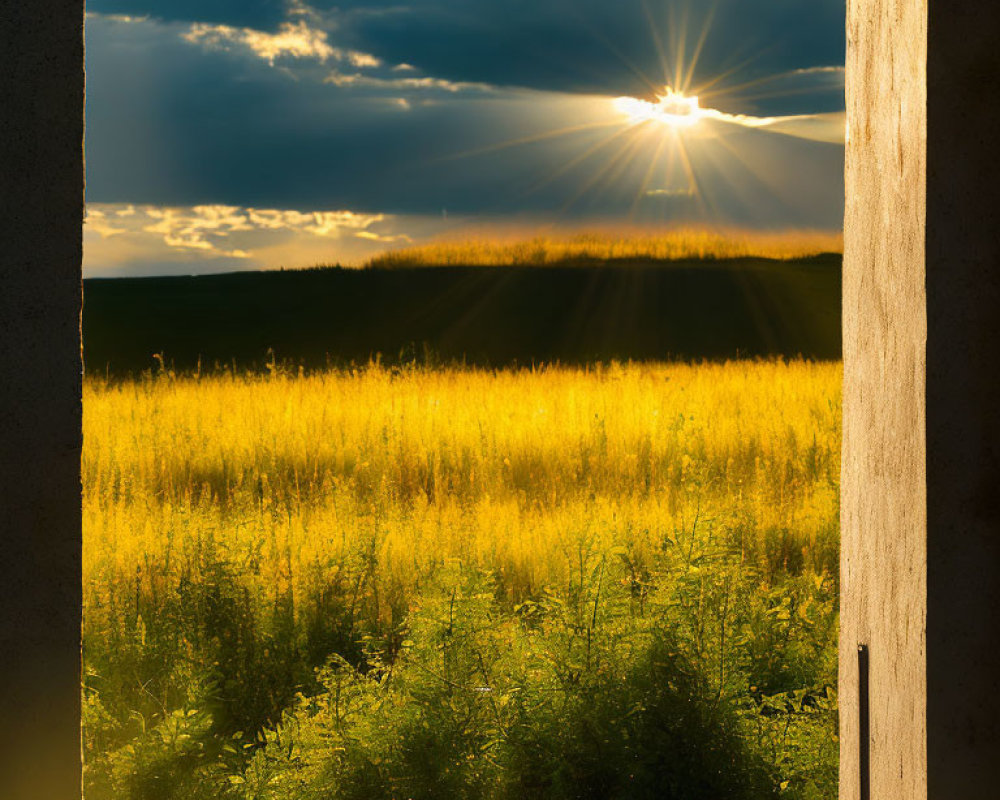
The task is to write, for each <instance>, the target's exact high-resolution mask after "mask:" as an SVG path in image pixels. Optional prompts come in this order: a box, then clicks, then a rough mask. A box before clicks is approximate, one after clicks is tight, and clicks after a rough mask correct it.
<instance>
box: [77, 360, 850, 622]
mask: <svg viewBox="0 0 1000 800" xmlns="http://www.w3.org/2000/svg"><path fill="white" fill-rule="evenodd" d="M839 386H840V366H839V364H833V363H828V364H811V363H805V362H793V363H789V364H783V363H775V362H737V363H729V364H724V365H700V366H684V365H670V366H666V365H641V366H640V365H627V366H616V365H612V366H610V367H605V368H601V367H591V368H587V369H569V368H553V369H545V370H539V371H530V370H511V371H500V372H489V371H473V370H459V369H441V370H422V369H412V370H403V371H399V370H389V369H385V368H381V367H378V366H372V367H370V368H367V369H363V370H359V371H354V372H327V373H321V374H314V375H307V376H286V375H281V374H277V375H275V376H271V377H267V376H265V377H259V376H232V375H225V374H223V375H219V376H214V377H201V378H200V379H199V378H194V377H190V378H177V379H169V378H161V379H147V380H145V381H142V382H127V383H122V384H113V385H106V384H104V383H103V382H101V381H99V380H97V379H89V380H88V381H87V382H86V384H85V391H84V436H85V442H84V456H83V483H84V586H85V606H86V612H87V613H86V623H87V625H88V626H93V629H94V630H99V629H102V628H103V627H104V625H106V624H109V623H111V624H113V622H112V619H111V618H110V616H113V613H114V611H113V609H114V606H115V594H116V593H126V594H129V595H130V596H131V594H132V592H133V591H134V593H135V597H136V598H138V597H140V596H147V595H148V596H155V595H157V594H162V593H163V592H165V591H169V590H171V589H172V588H173V587H175V586H176V584H177V582H178V581H179V580H181V579H182V577H183V575H184V574H190V572H191V571H192V570H197V569H198V568H199V565H200V564H203V563H204V562H205V558H206V555H210V556H211V557H212V558H213V559H221V560H223V561H225V562H226V563H229V564H232V565H235V567H236V568H237V569H238V570H239V574H240V575H241V576H242V577H241V580H243V581H244V582H245V583H246V585H247V586H248V587H249V588H250V589H251V590H252V591H253V593H254V594H255V595H256V596H260V597H264V598H266V597H269V596H276V595H277V593H278V592H281V593H291V595H293V596H296V597H300V596H302V595H303V594H306V595H308V594H310V593H311V592H313V591H314V590H315V586H316V584H317V582H320V583H322V582H324V581H329V580H332V579H333V577H335V576H336V575H338V574H340V575H347V574H352V575H353V574H356V573H357V571H358V569H360V567H359V564H362V562H363V563H364V564H367V565H368V567H370V572H371V574H370V575H369V578H368V579H366V580H369V581H370V582H369V583H368V584H367V585H368V590H369V591H370V592H371V593H372V595H373V597H374V602H375V604H376V607H377V608H376V610H375V613H376V615H377V616H378V617H379V618H383V617H386V616H389V617H392V616H394V615H396V614H399V613H404V612H405V609H406V607H407V604H408V603H409V602H411V600H412V598H413V597H414V596H415V593H417V592H419V587H420V582H421V580H422V579H423V578H425V577H426V576H428V575H430V574H432V573H433V572H434V570H436V569H438V568H439V567H441V566H442V565H444V564H446V563H447V562H449V560H454V559H461V560H462V561H463V562H466V563H472V564H477V565H481V566H483V567H485V568H487V569H490V570H493V571H495V573H496V574H497V576H498V579H499V581H500V582H501V585H502V586H503V587H504V588H505V590H506V591H507V592H508V593H509V595H510V596H511V597H512V598H513V599H516V598H518V597H523V596H526V595H528V594H530V593H532V592H536V591H538V590H540V589H541V588H544V587H555V588H557V589H558V588H559V587H564V586H566V585H567V584H569V583H571V582H572V581H573V576H574V570H578V569H580V564H581V563H582V562H583V560H584V556H588V557H589V556H591V555H593V554H594V553H599V552H604V551H609V550H610V549H612V548H618V550H619V551H620V552H624V553H626V554H627V559H628V560H629V563H630V564H632V565H633V566H634V567H635V568H637V569H639V568H641V566H642V564H643V563H645V562H646V561H647V560H648V559H649V557H650V554H652V553H654V552H656V551H657V550H660V551H662V549H663V548H664V547H667V546H669V545H671V543H673V544H675V545H676V544H677V543H678V542H683V541H685V538H684V537H686V536H689V535H691V534H692V533H693V531H694V530H695V529H696V528H697V529H698V530H699V532H703V531H708V532H709V535H716V536H719V537H727V538H728V540H730V541H731V542H733V543H734V546H737V547H740V548H742V549H743V552H744V553H745V557H746V559H747V560H749V561H753V562H754V563H756V564H759V565H760V567H761V569H762V570H763V574H764V576H765V580H766V579H767V578H766V576H767V573H768V570H769V568H771V567H773V568H774V569H779V568H781V565H782V563H784V564H787V562H788V559H792V560H797V561H799V562H802V563H803V566H804V567H806V568H810V569H814V570H816V571H817V572H826V573H834V572H835V569H836V558H837V555H836V554H837V527H836V508H837V487H838V474H839V442H840V433H839V426H840V399H839V398H840V395H839ZM109 608H110V609H111V610H110V611H109V610H108V609H109ZM109 615H110V616H109Z"/></svg>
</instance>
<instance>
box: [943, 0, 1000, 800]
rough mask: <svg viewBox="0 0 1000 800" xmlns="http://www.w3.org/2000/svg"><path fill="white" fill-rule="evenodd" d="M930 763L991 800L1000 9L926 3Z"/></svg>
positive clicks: (999, 517) (999, 469)
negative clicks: (927, 4)
mask: <svg viewBox="0 0 1000 800" xmlns="http://www.w3.org/2000/svg"><path fill="white" fill-rule="evenodd" d="M929 9H930V17H929V23H928V36H929V39H928V41H929V47H928V63H927V111H928V115H927V324H928V329H927V486H928V493H927V515H928V519H927V755H928V793H929V796H930V797H931V798H949V799H950V798H954V800H987V799H989V800H994V799H995V798H997V797H1000V153H998V146H1000V48H998V47H997V35H998V34H1000V4H998V3H996V2H988V1H987V2H983V1H981V0H948V2H943V0H936V2H933V1H932V2H931V3H930V6H929Z"/></svg>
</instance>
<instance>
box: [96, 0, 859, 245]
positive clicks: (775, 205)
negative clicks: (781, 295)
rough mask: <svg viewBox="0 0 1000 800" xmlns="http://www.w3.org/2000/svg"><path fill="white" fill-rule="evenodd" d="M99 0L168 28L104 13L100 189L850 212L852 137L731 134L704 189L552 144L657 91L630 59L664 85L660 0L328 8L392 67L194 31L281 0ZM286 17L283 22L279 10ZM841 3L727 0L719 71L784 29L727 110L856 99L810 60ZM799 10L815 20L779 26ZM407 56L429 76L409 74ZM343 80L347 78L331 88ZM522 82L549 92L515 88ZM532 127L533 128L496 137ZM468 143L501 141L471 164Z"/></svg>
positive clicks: (728, 212)
mask: <svg viewBox="0 0 1000 800" xmlns="http://www.w3.org/2000/svg"><path fill="white" fill-rule="evenodd" d="M90 8H91V9H92V10H93V11H114V12H117V13H130V14H145V13H148V14H151V15H154V16H155V17H157V18H159V19H160V20H161V21H159V22H156V21H149V22H132V23H126V22H116V21H112V20H109V19H106V18H102V17H101V16H95V17H92V18H91V19H90V20H89V21H88V27H87V37H88V41H87V45H88V49H87V59H88V87H87V91H88V108H87V121H88V132H87V143H86V144H87V168H88V198H89V199H90V200H91V201H98V202H112V203H113V202H132V203H152V204H167V205H184V206H188V205H194V204H198V203H228V204H232V205H239V206H257V207H262V208H298V209H321V208H325V209H337V208H348V209H352V210H356V211H369V212H377V213H395V214H418V215H420V214H423V215H426V214H440V213H441V210H442V209H448V211H449V212H450V213H454V214H480V215H494V216H505V215H511V214H519V213H520V214H523V213H537V214H564V215H568V216H580V215H593V216H615V215H622V214H633V213H634V214H637V215H638V216H639V217H641V218H644V219H648V220H652V219H659V218H663V219H672V220H677V219H697V218H706V217H707V218H711V219H717V220H723V221H728V222H737V223H740V224H753V225H759V226H771V227H774V226H789V225H800V226H810V227H837V226H839V224H840V213H841V212H840V206H841V205H842V203H841V199H840V198H841V197H842V174H841V173H842V169H841V160H842V154H843V149H842V148H841V147H837V146H833V145H826V144H819V143H816V142H807V141H802V140H797V139H792V138H789V137H785V136H778V135H775V134H767V133H763V132H760V131H752V130H727V131H723V133H724V135H725V136H726V139H727V144H728V145H729V146H730V147H732V148H734V149H735V150H736V151H737V152H739V153H740V154H741V156H742V157H743V158H742V161H741V160H740V159H735V160H734V159H733V157H730V156H727V155H726V154H725V153H726V150H725V149H724V148H717V149H715V150H712V149H708V150H706V151H705V152H704V153H702V154H700V155H698V154H697V153H694V154H692V160H694V161H696V164H695V166H696V167H697V174H698V175H699V179H700V181H701V184H702V185H701V186H700V187H699V188H700V189H701V197H702V202H701V203H696V202H695V200H694V199H693V198H692V197H691V196H690V195H687V194H685V193H684V192H675V191H674V189H673V188H672V187H670V186H667V187H659V188H661V189H663V191H662V192H660V193H659V194H657V193H656V192H655V190H656V189H657V185H656V184H655V182H654V183H653V184H651V186H650V188H651V190H652V192H651V193H650V194H648V195H646V194H642V195H641V196H640V192H639V190H640V189H641V187H642V186H643V183H644V181H646V178H647V172H648V165H649V163H650V160H651V157H652V155H651V153H652V150H655V147H653V146H647V147H646V149H645V150H643V148H641V147H636V148H634V152H632V155H633V156H634V157H633V158H631V159H625V158H621V159H619V161H617V162H615V161H612V159H613V158H614V157H615V150H614V147H615V144H616V142H610V143H608V144H606V145H604V146H601V142H602V140H603V139H604V138H605V137H607V136H608V135H609V133H610V131H609V130H607V129H605V128H585V129H584V130H581V131H579V132H577V133H575V134H573V135H568V136H563V137H554V138H537V137H539V136H540V135H542V134H544V133H545V132H547V131H551V130H552V129H553V128H556V127H560V126H572V125H596V124H598V123H600V122H602V121H607V119H608V110H607V107H606V104H602V103H605V101H602V100H599V99H595V98H593V97H590V96H586V95H585V94H582V93H584V92H595V93H598V94H601V95H617V94H644V93H647V92H648V90H649V87H645V86H643V85H642V83H641V81H639V79H638V78H636V76H635V75H634V74H633V73H632V72H631V71H630V68H629V67H628V66H626V65H625V63H624V61H630V62H635V63H636V64H637V65H639V66H640V69H639V71H640V72H647V71H648V72H649V74H650V76H651V77H652V75H653V74H654V72H655V69H654V68H655V67H656V65H657V64H658V63H659V57H658V55H657V53H656V47H655V43H654V41H653V39H652V37H651V36H650V32H649V23H648V22H647V21H646V18H645V15H644V14H643V11H642V6H641V4H639V3H637V2H631V0H625V1H624V2H622V3H621V4H618V3H615V4H612V3H597V2H596V1H592V0H580V2H576V3H566V2H562V1H561V0H554V2H550V3H527V2H508V3H505V4H502V5H501V4H500V3H497V2H489V3H486V2H483V3H474V2H470V1H469V0H463V2H459V1H458V0H450V1H445V0H441V2H432V3H421V4H410V6H409V7H401V8H397V9H395V10H392V9H387V8H377V7H373V6H372V5H371V4H354V6H353V7H352V6H351V4H350V3H340V4H339V10H337V11H336V12H334V11H331V10H326V11H327V12H328V13H325V15H324V16H315V15H314V16H310V17H309V23H310V25H315V26H323V27H324V29H325V30H328V31H329V42H330V45H331V46H332V47H336V48H343V49H344V50H345V51H347V50H349V49H356V50H357V51H359V52H363V53H371V54H373V55H374V56H377V57H378V58H380V59H382V60H384V62H385V64H384V65H383V66H381V67H378V68H369V67H365V68H356V67H355V66H354V65H351V64H350V63H341V62H339V61H337V60H336V59H328V61H327V62H326V63H321V62H320V61H319V60H317V59H314V58H313V59H311V58H302V59H295V58H290V57H289V58H278V59H277V60H276V61H275V65H274V66H271V65H270V64H269V63H268V61H266V60H265V59H263V58H261V57H259V56H255V55H254V54H253V52H251V51H249V50H240V49H239V48H231V49H230V50H228V51H224V50H219V49H212V48H206V47H204V46H202V45H200V44H195V43H191V42H188V41H185V40H184V39H183V38H182V37H183V35H184V34H185V33H186V32H188V31H189V30H190V22H191V20H193V19H197V20H200V21H202V22H211V23H225V24H229V25H246V26H248V27H254V28H259V29H262V30H277V28H276V26H277V25H278V24H279V23H280V22H281V21H282V20H285V19H286V17H285V16H284V14H285V7H284V6H281V7H280V8H279V6H278V5H277V4H273V3H270V4H269V3H264V2H259V3H207V2H202V3H198V4H197V7H195V4H194V3H182V2H171V3H165V2H164V3H160V4H157V3H152V2H145V3H141V2H138V0H136V2H126V1H125V0H120V2H118V1H117V0H115V1H113V0H103V2H93V3H91V4H90ZM747 8H756V9H757V12H758V14H757V15H756V16H755V15H753V14H750V12H749V11H746V9H747ZM275 9H277V10H278V11H279V12H280V14H278V15H277V16H274V15H273V14H272V16H270V17H268V16H267V14H265V12H267V13H271V12H273V11H274V10H275ZM614 9H618V10H617V11H615V10H614ZM727 9H728V11H727ZM824 9H833V11H831V12H830V13H827V12H826V11H824ZM834 12H836V14H838V15H839V17H838V19H839V22H838V25H837V28H836V30H837V31H838V32H839V31H841V30H842V28H843V21H842V15H843V9H842V7H841V6H840V5H839V4H838V3H831V2H826V0H814V2H809V3H807V2H803V1H801V0H800V1H799V2H792V0H767V2H766V3H765V2H763V0H744V2H743V3H738V4H735V0H729V2H728V3H727V2H725V1H724V2H722V3H720V6H719V10H718V12H717V14H716V22H715V24H714V26H713V29H712V36H711V37H710V38H709V40H708V41H709V42H710V43H712V44H711V46H708V45H707V46H706V49H705V53H704V55H703V58H702V62H701V63H703V64H704V65H705V66H704V75H706V76H707V75H710V74H712V72H711V70H712V69H723V68H724V66H725V65H726V64H730V65H732V66H735V65H737V64H739V63H740V61H741V60H743V59H744V58H745V57H746V56H748V55H750V54H751V53H754V52H757V51H760V50H761V48H762V47H763V46H765V45H766V44H767V43H768V41H771V42H772V43H773V42H775V41H777V42H778V44H776V45H775V47H774V48H772V51H773V53H774V54H781V53H783V55H781V57H780V58H779V57H778V55H774V54H772V55H768V54H767V53H765V54H764V55H762V56H761V57H760V58H759V59H758V60H757V61H755V62H754V64H755V65H756V66H753V67H752V68H751V67H747V68H745V69H744V70H742V71H740V72H739V73H738V74H734V76H733V78H732V79H731V83H734V84H736V83H743V82H750V81H754V80H758V79H759V78H761V77H767V78H769V80H767V81H764V82H763V83H758V84H755V85H754V86H751V87H746V88H744V89H743V90H742V93H741V96H742V99H741V100H736V99H734V97H735V95H734V96H732V97H729V98H728V102H729V105H726V104H724V103H723V102H721V99H720V102H719V103H718V104H717V105H718V106H719V107H721V108H724V109H725V110H730V111H738V112H741V113H757V114H775V113H781V114H786V113H803V112H822V111H828V110H836V109H839V108H842V107H843V99H842V79H843V78H842V73H838V72H833V71H829V70H819V71H817V70H813V71H805V72H804V71H801V70H806V69H808V68H809V67H815V66H826V65H828V64H829V63H831V62H832V63H839V60H842V58H843V53H842V48H843V45H842V42H841V41H840V40H841V38H842V36H841V35H840V34H839V33H838V35H837V36H834V35H833V33H832V32H831V31H826V30H821V27H822V26H820V25H818V22H822V21H823V20H825V19H827V17H829V16H830V14H832V13H834ZM658 13H660V15H661V16H664V15H663V14H662V11H661V12H658ZM727 14H731V15H736V19H735V21H734V20H732V19H730V17H729V16H727ZM185 15H189V16H185ZM241 15H242V16H241ZM782 15H784V16H782ZM783 19H784V20H791V21H794V20H799V21H800V23H801V24H800V26H799V28H798V29H795V28H794V26H791V22H788V27H781V26H780V25H779V22H780V21H781V20H783ZM185 20H186V21H185ZM268 20H271V21H270V22H268ZM751 22H753V24H751ZM806 23H808V25H807V24H806ZM769 25H770V26H772V27H771V28H770V30H771V34H772V35H771V38H770V40H768V38H767V32H768V30H769V28H768V26H769ZM773 26H778V27H777V28H774V27H773ZM796 30H797V33H796ZM776 32H777V33H776ZM786 39H787V40H788V41H787V43H785V40H786ZM726 42H729V45H728V46H727V45H726V44H725V43H726ZM693 44H694V40H693V39H692V41H691V42H690V44H689V46H693ZM821 45H822V46H821ZM727 47H728V49H727ZM622 55H625V56H626V58H625V59H624V60H623V59H622V58H621V56H622ZM399 63H408V64H412V65H414V66H415V67H417V68H418V69H417V70H415V71H413V72H409V71H405V72H400V71H394V70H393V69H392V67H393V66H394V65H396V64H399ZM651 64H652V65H653V66H652V67H651V66H650V65H651ZM795 70H799V71H795ZM333 73H337V74H338V75H340V76H341V77H340V79H339V80H340V82H341V85H335V84H334V83H329V82H326V83H325V82H324V78H328V77H329V76H330V75H331V74H333ZM778 73H780V77H777V78H775V77H774V76H775V75H776V74H778ZM344 76H346V77H347V80H344V79H343V78H344ZM407 81H410V82H409V83H407ZM414 81H417V82H416V83H414ZM419 81H426V82H427V83H423V84H421V83H419ZM442 81H453V82H482V83H486V84H490V85H491V86H492V87H494V88H482V87H470V86H464V87H456V86H449V85H448V84H446V83H443V82H442ZM525 86H526V87H530V88H531V89H532V91H523V90H520V89H516V90H513V89H509V88H504V87H525ZM455 89H457V90H456V91H453V90H455ZM720 98H725V96H724V95H720ZM720 130H721V129H720ZM513 139H528V140H532V141H528V142H526V143H524V144H521V145H519V146H515V147H510V148H503V149H492V148H494V146H495V145H497V144H498V143H501V142H504V141H507V140H513ZM618 144H621V142H618ZM591 150H593V151H594V152H593V153H591V154H590V155H589V156H588V155H586V154H587V153H588V152H589V151H591ZM469 151H484V152H478V154H474V155H465V156H463V157H456V156H459V155H460V154H463V153H468V152H469ZM609 162H610V168H608V169H605V167H606V166H607V165H608V163H609ZM637 196H640V199H639V201H638V202H637V201H636V197H637Z"/></svg>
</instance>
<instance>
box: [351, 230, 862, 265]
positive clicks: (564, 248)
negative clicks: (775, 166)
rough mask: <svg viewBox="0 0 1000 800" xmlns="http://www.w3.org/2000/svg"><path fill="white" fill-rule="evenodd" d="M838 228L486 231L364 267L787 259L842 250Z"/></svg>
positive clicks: (405, 250) (379, 259) (400, 252)
mask: <svg viewBox="0 0 1000 800" xmlns="http://www.w3.org/2000/svg"><path fill="white" fill-rule="evenodd" d="M843 248H844V237H843V234H840V233H825V232H822V231H814V232H808V231H796V232H794V233H787V232H775V233H766V232H760V231H749V230H746V231H740V230H710V229H704V228H680V229H677V230H674V231H669V232H666V233H664V232H662V231H661V232H655V233H651V232H644V231H641V230H638V231H635V232H632V233H630V234H628V235H622V233H621V232H620V231H618V232H614V233H612V232H604V231H601V230H592V231H584V232H577V233H570V232H564V233H557V234H537V233H536V234H533V235H527V236H525V235H523V234H522V235H518V234H517V233H508V234H506V235H503V234H500V233H496V232H491V233H485V234H483V235H480V236H477V235H475V234H471V233H465V234H464V235H463V236H462V237H461V238H455V239H449V238H442V239H441V240H438V241H432V242H429V243H427V244H421V245H412V246H409V247H404V248H400V249H398V250H390V251H388V252H386V253H383V254H381V255H378V256H375V257H374V258H372V259H370V260H369V261H368V262H367V263H366V264H365V266H368V267H383V268H392V267H415V266H466V267H472V266H503V267H509V266H511V265H515V266H526V265H527V266H545V265H551V264H565V263H569V264H572V263H604V262H608V261H612V262H613V261H643V262H645V261H684V260H713V259H719V260H721V259H733V258H769V259H778V260H782V261H788V260H793V259H801V258H808V257H810V256H815V255H819V254H821V253H841V252H843Z"/></svg>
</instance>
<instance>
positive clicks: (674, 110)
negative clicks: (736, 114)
mask: <svg viewBox="0 0 1000 800" xmlns="http://www.w3.org/2000/svg"><path fill="white" fill-rule="evenodd" d="M664 88H665V93H664V94H660V95H657V96H656V102H655V103H653V102H650V101H649V100H640V99H639V98H637V97H618V98H616V99H615V100H614V101H613V104H614V107H615V110H616V111H618V112H619V113H620V114H623V115H625V117H627V118H628V120H629V121H630V122H632V123H641V122H660V123H662V124H664V125H667V126H669V127H671V128H677V129H680V128H691V127H693V126H694V125H697V124H698V122H699V121H700V120H701V119H702V118H703V117H704V116H705V110H704V109H702V107H701V105H700V104H699V102H698V98H697V97H696V96H694V95H690V96H689V95H686V94H684V93H683V92H678V91H675V90H674V89H672V88H671V87H669V86H667V87H664Z"/></svg>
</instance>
